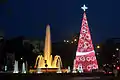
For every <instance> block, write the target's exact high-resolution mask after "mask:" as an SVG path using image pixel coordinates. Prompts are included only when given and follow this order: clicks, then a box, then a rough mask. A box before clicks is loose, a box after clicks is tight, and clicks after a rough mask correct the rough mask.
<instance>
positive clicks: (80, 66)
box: [78, 64, 83, 73]
mask: <svg viewBox="0 0 120 80" xmlns="http://www.w3.org/2000/svg"><path fill="white" fill-rule="evenodd" d="M78 72H79V73H82V72H83V68H82V64H79V65H78Z"/></svg>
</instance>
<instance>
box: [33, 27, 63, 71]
mask: <svg viewBox="0 0 120 80" xmlns="http://www.w3.org/2000/svg"><path fill="white" fill-rule="evenodd" d="M45 65H47V69H48V71H49V70H50V72H51V71H56V70H53V69H58V68H59V66H61V67H62V61H61V57H60V56H59V55H56V56H55V57H54V59H53V57H52V55H51V38H50V25H47V28H46V37H45V47H44V55H38V56H37V58H36V63H35V66H34V68H37V69H39V68H40V69H42V70H43V69H44V70H46V66H45ZM31 71H32V70H31ZM42 72H43V71H42Z"/></svg>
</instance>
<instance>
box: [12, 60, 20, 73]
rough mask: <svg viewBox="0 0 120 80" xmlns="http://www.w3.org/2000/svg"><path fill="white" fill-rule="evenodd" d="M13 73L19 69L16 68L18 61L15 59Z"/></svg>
mask: <svg viewBox="0 0 120 80" xmlns="http://www.w3.org/2000/svg"><path fill="white" fill-rule="evenodd" d="M13 73H19V70H18V61H16V60H15V63H14V71H13Z"/></svg>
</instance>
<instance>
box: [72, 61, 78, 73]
mask: <svg viewBox="0 0 120 80" xmlns="http://www.w3.org/2000/svg"><path fill="white" fill-rule="evenodd" d="M75 62H76V60H75V59H74V63H73V71H72V73H77V71H76V68H75V65H74V64H75Z"/></svg>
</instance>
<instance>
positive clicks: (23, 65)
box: [22, 62, 26, 73]
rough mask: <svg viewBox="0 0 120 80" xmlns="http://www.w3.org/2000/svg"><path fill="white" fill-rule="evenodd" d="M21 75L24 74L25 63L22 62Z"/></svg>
mask: <svg viewBox="0 0 120 80" xmlns="http://www.w3.org/2000/svg"><path fill="white" fill-rule="evenodd" d="M22 73H26V69H25V63H24V62H23V64H22Z"/></svg>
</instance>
